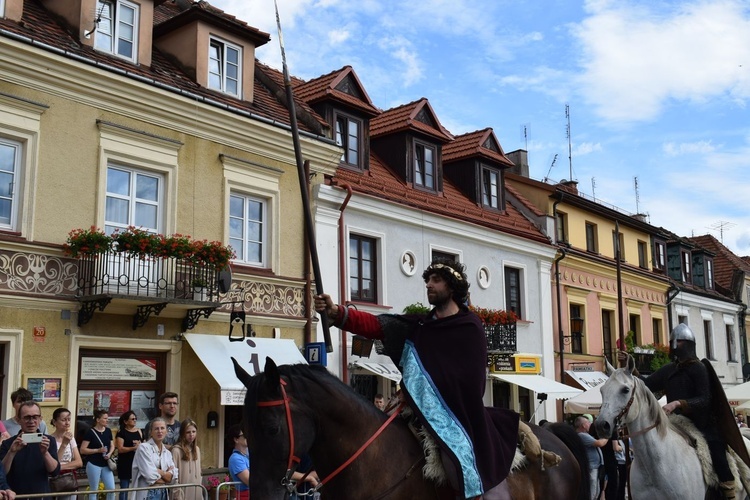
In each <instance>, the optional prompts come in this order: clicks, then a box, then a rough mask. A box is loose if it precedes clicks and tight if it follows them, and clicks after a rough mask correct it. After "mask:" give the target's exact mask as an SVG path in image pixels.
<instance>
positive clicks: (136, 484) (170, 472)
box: [130, 417, 177, 500]
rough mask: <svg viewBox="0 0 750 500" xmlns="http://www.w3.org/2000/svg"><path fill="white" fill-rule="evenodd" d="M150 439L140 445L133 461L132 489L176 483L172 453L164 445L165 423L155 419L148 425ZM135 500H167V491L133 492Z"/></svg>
mask: <svg viewBox="0 0 750 500" xmlns="http://www.w3.org/2000/svg"><path fill="white" fill-rule="evenodd" d="M149 427H150V429H151V439H149V440H148V441H146V442H145V443H141V444H140V446H138V449H137V450H135V458H134V459H133V482H132V484H131V485H130V486H131V487H132V488H147V487H149V486H162V485H165V484H174V483H176V482H177V467H175V465H174V460H172V453H170V452H169V450H168V449H167V447H166V446H165V445H164V438H165V437H167V421H166V420H164V419H163V418H162V417H156V418H155V419H153V420H152V421H151V423H150V424H149ZM135 500H167V490H166V489H164V488H162V489H154V490H143V491H136V492H135Z"/></svg>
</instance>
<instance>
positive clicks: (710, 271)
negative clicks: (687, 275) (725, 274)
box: [705, 259, 714, 290]
mask: <svg viewBox="0 0 750 500" xmlns="http://www.w3.org/2000/svg"><path fill="white" fill-rule="evenodd" d="M705 272H706V278H705V280H706V281H705V283H706V288H707V289H709V290H712V289H713V288H714V261H713V260H711V259H706V269H705Z"/></svg>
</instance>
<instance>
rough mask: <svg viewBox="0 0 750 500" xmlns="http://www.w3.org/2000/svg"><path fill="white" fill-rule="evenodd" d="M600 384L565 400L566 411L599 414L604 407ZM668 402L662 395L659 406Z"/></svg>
mask: <svg viewBox="0 0 750 500" xmlns="http://www.w3.org/2000/svg"><path fill="white" fill-rule="evenodd" d="M603 385H604V384H599V385H597V386H596V387H594V388H593V389H589V390H588V391H586V392H584V393H583V394H579V395H578V396H576V397H573V398H570V399H569V400H567V401H566V402H565V413H590V414H592V415H599V410H601V409H602V391H601V389H602V386H603ZM665 404H667V397H666V396H662V397H661V399H659V406H664V405H665Z"/></svg>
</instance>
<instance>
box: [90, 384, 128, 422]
mask: <svg viewBox="0 0 750 500" xmlns="http://www.w3.org/2000/svg"><path fill="white" fill-rule="evenodd" d="M94 408H96V409H102V410H107V413H108V414H109V417H110V418H112V417H114V418H119V417H120V415H122V414H123V413H125V412H126V411H128V410H129V409H130V391H117V390H103V391H94Z"/></svg>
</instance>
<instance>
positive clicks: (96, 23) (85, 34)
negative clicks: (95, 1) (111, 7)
mask: <svg viewBox="0 0 750 500" xmlns="http://www.w3.org/2000/svg"><path fill="white" fill-rule="evenodd" d="M106 5H108V4H106V3H105V2H102V6H101V7H100V8H99V13H98V14H96V19H94V27H93V28H91V30H87V31H84V32H83V37H84V38H86V39H87V40H88V39H89V38H91V35H92V34H93V33H94V31H96V28H98V27H99V23H100V22H102V11H103V10H104V7H105V6H106ZM94 12H96V11H94Z"/></svg>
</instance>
